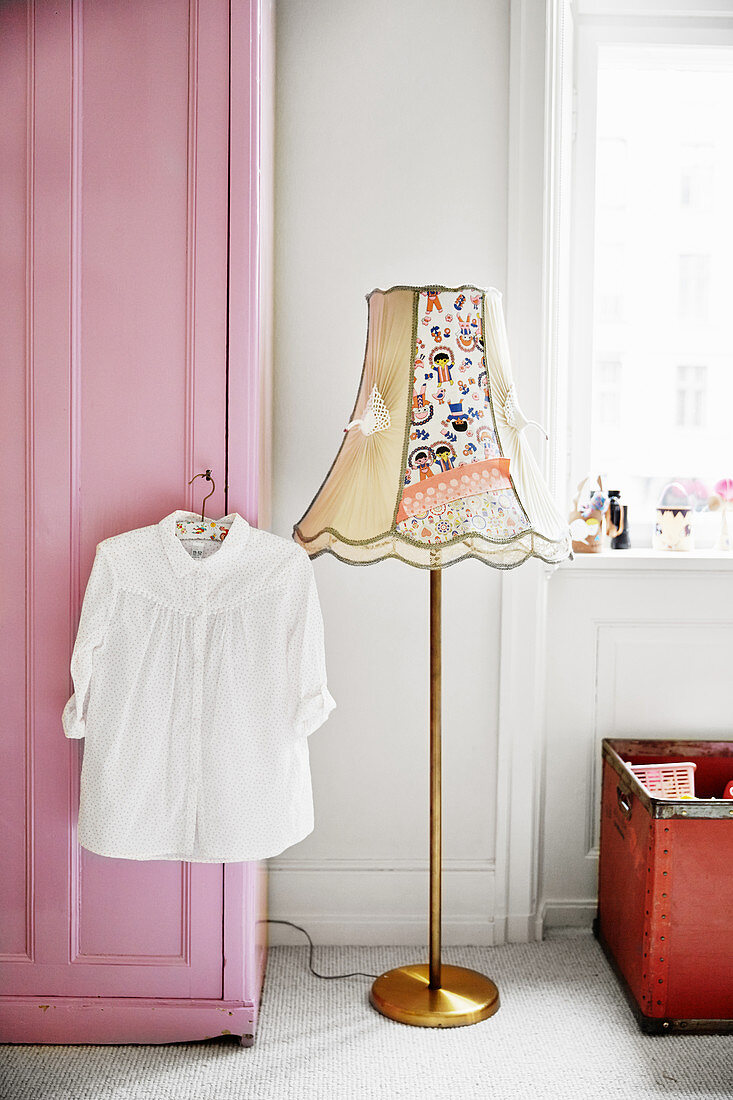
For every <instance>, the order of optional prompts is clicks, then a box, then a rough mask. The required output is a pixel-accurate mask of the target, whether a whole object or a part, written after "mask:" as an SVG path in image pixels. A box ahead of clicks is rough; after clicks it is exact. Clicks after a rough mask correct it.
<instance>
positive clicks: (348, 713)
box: [270, 0, 509, 943]
mask: <svg viewBox="0 0 733 1100" xmlns="http://www.w3.org/2000/svg"><path fill="white" fill-rule="evenodd" d="M508 59H509V17H508V5H507V3H506V2H502V0H492V2H487V0H464V2H463V3H462V4H460V5H455V4H453V3H450V2H449V0H368V2H367V3H364V2H363V0H362V2H358V0H279V2H278V4H277V46H276V72H277V102H276V150H275V160H276V169H275V171H276V195H275V204H276V206H275V217H276V224H275V238H276V253H275V271H276V278H275V394H274V433H275V434H274V455H273V466H274V484H273V519H272V530H273V531H275V532H276V533H278V534H281V535H285V536H288V537H289V536H290V533H291V531H292V526H293V524H294V523H295V522H296V521H297V520H298V519H299V518H300V517H301V515H302V514H303V512H304V511H305V509H306V507H307V505H308V503H309V502H310V500H311V498H312V496H313V495H314V493H315V491H316V490H317V488H318V486H319V485H320V483H321V481H322V479H323V477H324V475H325V473H326V471H327V470H328V467H329V465H330V463H331V461H332V459H333V457H334V455H335V453H336V450H337V448H338V446H339V443H340V440H341V434H342V429H343V426H344V425H345V423H346V421H347V419H348V416H349V413H350V411H351V408H352V405H353V401H354V398H355V395H356V389H357V384H358V380H359V375H360V371H361V364H362V359H363V354H364V340H365V336H366V302H365V295H366V294H367V293H368V292H369V291H370V290H372V289H373V288H374V287H377V286H381V287H383V288H384V287H388V286H391V285H393V284H396V283H415V284H421V283H426V282H440V283H444V284H447V285H450V284H452V283H464V282H475V283H476V284H477V285H494V286H497V287H498V288H499V289H504V287H505V281H506V270H507V254H506V250H507V246H506V241H507V179H508V166H507V147H508V130H507V117H508V86H509V76H508ZM315 571H316V580H317V583H318V589H319V593H320V597H321V605H322V609H323V615H324V622H325V629H326V643H327V662H328V673H329V687H330V689H331V692H332V694H333V695H334V698H335V699H336V701H337V709H336V710H335V711H334V713H333V714H332V716H331V718H330V719H329V721H328V722H327V723H326V725H325V726H323V727H322V728H321V729H320V730H319V731H318V732H317V733H315V734H314V735H313V737H312V739H311V746H310V747H311V769H312V774H313V787H314V799H315V811H316V827H315V830H314V832H313V833H312V834H311V836H310V837H308V838H307V839H306V840H305V841H303V842H302V843H301V844H299V845H297V846H296V847H294V848H291V849H290V850H289V851H288V852H287V853H284V855H283V856H282V857H279V858H278V859H276V860H274V861H272V871H273V873H272V877H271V890H270V899H271V914H272V916H274V917H284V918H286V919H291V920H294V921H297V922H299V923H303V924H304V925H306V926H307V927H308V928H309V929H310V930H311V932H312V933H313V934H314V936H315V937H316V938H317V939H318V940H320V941H321V942H339V941H342V942H357V943H358V942H362V943H368V942H373V943H379V942H383V943H397V942H405V943H420V942H424V939H425V936H426V918H427V901H428V893H427V871H426V869H427V858H428V636H427V631H428V618H427V611H428V576H427V573H426V572H424V571H422V570H418V569H414V568H411V567H409V566H407V565H402V564H400V563H396V562H384V563H381V564H376V565H372V566H368V567H364V568H355V567H349V566H346V565H343V564H341V563H340V562H337V561H336V560H335V559H333V558H330V557H328V556H325V557H322V558H319V559H318V560H317V561H316V562H315ZM443 589H444V674H443V675H444V679H443V684H444V700H445V707H444V856H445V861H444V866H445V878H444V914H445V919H444V933H445V939H446V941H447V942H450V941H453V942H462V943H467V942H473V943H480V942H491V941H492V937H493V934H494V930H493V925H492V916H493V912H494V885H495V884H494V858H495V832H494V830H495V820H494V815H495V805H494V804H495V789H496V780H495V776H496V735H497V694H498V666H499V660H498V654H499V610H500V576H499V574H497V573H496V571H494V570H492V569H490V568H487V567H486V566H484V565H481V564H479V563H477V562H474V561H471V562H465V563H463V564H460V565H458V566H457V567H455V568H451V569H449V570H447V572H446V573H445V576H444V584H443ZM273 938H274V939H277V938H278V937H277V936H276V935H274V936H273Z"/></svg>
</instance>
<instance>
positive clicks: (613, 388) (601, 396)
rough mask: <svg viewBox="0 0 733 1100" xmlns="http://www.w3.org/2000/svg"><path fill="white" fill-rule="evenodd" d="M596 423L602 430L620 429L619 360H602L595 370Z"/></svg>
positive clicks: (620, 393)
mask: <svg viewBox="0 0 733 1100" xmlns="http://www.w3.org/2000/svg"><path fill="white" fill-rule="evenodd" d="M593 374H594V378H595V381H596V386H595V404H596V408H595V415H594V417H593V419H594V422H595V423H596V424H598V425H599V427H601V428H613V429H618V428H619V427H620V425H621V398H622V391H621V364H620V362H619V361H618V360H617V359H601V360H600V361H599V362H597V363H596V365H595V369H594V372H593Z"/></svg>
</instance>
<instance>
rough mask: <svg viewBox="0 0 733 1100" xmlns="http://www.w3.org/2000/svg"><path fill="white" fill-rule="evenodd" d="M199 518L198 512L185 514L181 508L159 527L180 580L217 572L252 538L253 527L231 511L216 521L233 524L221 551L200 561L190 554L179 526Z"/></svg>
mask: <svg viewBox="0 0 733 1100" xmlns="http://www.w3.org/2000/svg"><path fill="white" fill-rule="evenodd" d="M199 518H200V517H199V515H198V513H196V512H184V511H182V510H180V509H179V510H177V511H175V512H171V514H170V515H169V516H165V518H164V519H162V520H161V521H160V523H159V524H158V525H157V526H158V533H159V534H160V538H161V540H162V542H163V546H164V548H165V552H166V554H167V556H168V561H169V562H170V563H171V566H172V568H173V571H174V572H175V574H176V575H177V576H178V577H183V576H186V575H187V574H189V573H195V572H197V571H199V570H203V571H206V572H217V571H218V570H219V569H221V568H222V566H225V565H226V564H227V562H228V561H229V560H230V559H231V558H232V557H233V555H234V553H235V551H236V549H237V547H239V546H243V545H244V543H245V542H246V541H247V539H248V538H249V535H250V531H251V528H250V525H249V524H248V523H247V521H246V519H244V518H243V517H242V516H240V515H239V513H238V512H230V513H229V514H228V515H226V516H222V518H221V519H218V520H215V522H216V523H224V524H225V523H229V524H230V526H229V532H228V534H227V535H226V536H225V537H224V539H223V541H222V544H221V546H220V547H219V549H218V550H217V551H215V553H213V554H210V555H209V556H208V557H206V558H202V559H201V560H200V561H196V560H195V559H194V558H192V557H191V555H190V554H189V553H188V551H187V550H186V548H185V547H184V546H183V544H182V542H181V540H180V539H179V537H178V535H177V534H176V523H177V522H178V521H179V520H187V519H199Z"/></svg>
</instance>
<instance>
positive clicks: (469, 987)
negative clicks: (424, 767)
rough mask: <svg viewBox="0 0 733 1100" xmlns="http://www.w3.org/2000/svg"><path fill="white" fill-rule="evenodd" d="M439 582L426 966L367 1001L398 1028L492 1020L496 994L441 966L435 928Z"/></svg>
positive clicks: (390, 979)
mask: <svg viewBox="0 0 733 1100" xmlns="http://www.w3.org/2000/svg"><path fill="white" fill-rule="evenodd" d="M441 581H442V571H441V570H440V569H431V570H430V962H429V963H428V964H427V965H426V964H425V963H416V964H414V965H412V966H399V967H397V968H396V969H395V970H388V971H387V973H386V974H382V975H381V976H380V977H379V978H377V980H376V981H375V982H374V984H373V986H372V989H371V993H370V995H369V999H370V1001H371V1003H372V1005H373V1006H374V1008H376V1009H377V1010H378V1011H379V1012H381V1013H382V1014H383V1015H384V1016H389V1017H390V1018H391V1019H393V1020H399V1022H400V1023H403V1024H416V1025H418V1026H421V1027H460V1026H461V1025H462V1024H475V1023H478V1021H479V1020H485V1019H487V1017H489V1016H493V1015H494V1013H495V1012H496V1011H497V1010H498V1008H499V991H498V989H497V988H496V986H495V985H494V983H493V982H492V981H491V980H490V979H489V978H487V977H485V976H484V975H483V974H479V973H478V971H476V970H468V969H467V968H465V967H462V966H447V965H443V963H442V962H441V958H440V938H441V937H440V925H441V910H442V904H441V842H442V829H441V771H442V768H441V687H442V669H441V630H440V618H441Z"/></svg>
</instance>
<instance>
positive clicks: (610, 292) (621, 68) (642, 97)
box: [591, 46, 733, 522]
mask: <svg viewBox="0 0 733 1100" xmlns="http://www.w3.org/2000/svg"><path fill="white" fill-rule="evenodd" d="M732 103H733V51H730V50H721V49H716V50H713V49H705V48H702V47H699V48H698V47H695V48H690V49H685V50H681V49H679V48H673V47H660V46H656V47H654V46H647V47H640V46H636V47H633V48H629V50H628V51H626V52H624V50H622V49H614V50H608V51H604V50H603V49H601V50H600V53H599V64H598V86H597V118H596V142H595V165H596V175H595V178H596V187H595V229H594V233H595V240H594V273H593V353H592V358H593V368H592V375H593V403H592V413H591V417H592V423H591V464H592V468H593V470H594V471H598V470H600V471H605V472H606V473H607V475H608V477H609V479H610V480H611V481H613V483H614V486H616V485H620V486H623V487H624V491H625V496H626V499H627V501H628V502H629V504H630V510H631V514H632V515H634V516H635V517H636V518H637V520H641V521H643V522H647V521H651V517H652V514H653V510H654V507H655V504H656V501H657V499H658V496H659V492H660V490H661V489H662V487H663V486H664V485H665V484H666V483H667V482H669V481H673V480H681V481H683V482H688V483H689V485H690V486H694V488H695V492H696V493H697V495H698V497H699V501H700V504H701V505H702V503H703V501H704V500H705V498H706V494H707V491H708V490H712V485H713V484H714V482H715V481H717V480H718V479H720V478H723V477H733V431H732V430H731V427H732V425H731V419H732V417H731V411H732V410H733V263H731V256H733V213H732V210H731V195H733V126H731V123H730V110H729V105H730V104H732ZM711 518H712V517H711Z"/></svg>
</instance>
